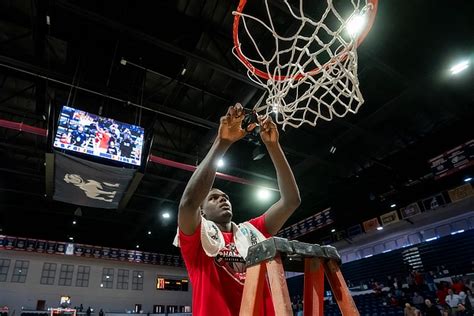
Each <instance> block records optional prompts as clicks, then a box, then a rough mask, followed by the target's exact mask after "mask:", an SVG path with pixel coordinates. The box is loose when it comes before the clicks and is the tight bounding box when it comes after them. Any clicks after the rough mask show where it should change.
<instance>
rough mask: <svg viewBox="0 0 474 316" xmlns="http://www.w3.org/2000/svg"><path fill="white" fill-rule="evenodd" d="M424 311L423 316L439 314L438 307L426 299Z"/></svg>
mask: <svg viewBox="0 0 474 316" xmlns="http://www.w3.org/2000/svg"><path fill="white" fill-rule="evenodd" d="M424 311H425V314H424V315H425V316H441V311H440V310H439V308H438V307H436V306H435V305H433V304H432V303H431V301H430V300H428V299H426V300H425V308H424Z"/></svg>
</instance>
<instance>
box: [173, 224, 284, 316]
mask: <svg viewBox="0 0 474 316" xmlns="http://www.w3.org/2000/svg"><path fill="white" fill-rule="evenodd" d="M249 223H251V224H252V225H253V226H255V228H257V229H258V230H259V231H260V232H261V233H262V234H263V235H264V236H265V237H267V238H268V237H271V235H270V234H269V233H268V232H267V230H266V228H265V217H264V216H263V215H262V216H260V217H257V218H254V219H251V220H250V221H249ZM222 234H223V236H224V240H225V248H224V249H222V250H221V251H220V252H219V254H218V255H217V256H216V257H208V256H207V255H206V253H205V252H204V249H203V248H202V245H201V225H198V227H197V228H196V231H195V232H194V234H192V235H190V236H188V235H185V234H184V233H183V232H181V231H180V232H179V246H180V248H181V254H182V256H183V259H184V263H185V264H186V268H187V270H188V273H189V278H190V281H191V285H192V291H193V316H211V315H219V316H234V315H239V311H240V303H241V301H242V293H243V289H244V286H243V284H244V281H245V260H244V259H243V258H242V257H241V256H240V255H239V253H238V251H237V248H236V246H235V244H234V236H233V233H232V232H222ZM263 295H264V301H265V303H264V304H262V311H261V315H265V316H270V315H271V316H273V315H275V312H274V309H273V303H272V299H271V295H270V289H269V287H268V283H265V286H264V293H263Z"/></svg>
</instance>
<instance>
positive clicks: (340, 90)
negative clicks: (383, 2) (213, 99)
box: [234, 0, 372, 128]
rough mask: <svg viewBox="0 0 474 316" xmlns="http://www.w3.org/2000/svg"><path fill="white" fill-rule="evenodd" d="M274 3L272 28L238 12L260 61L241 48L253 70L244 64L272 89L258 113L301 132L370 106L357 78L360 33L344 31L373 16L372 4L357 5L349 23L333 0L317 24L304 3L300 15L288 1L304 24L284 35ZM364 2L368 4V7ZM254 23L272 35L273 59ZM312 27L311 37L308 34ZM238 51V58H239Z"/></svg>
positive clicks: (255, 78) (254, 78) (257, 80)
mask: <svg viewBox="0 0 474 316" xmlns="http://www.w3.org/2000/svg"><path fill="white" fill-rule="evenodd" d="M268 1H269V0H265V9H266V11H267V12H266V13H267V14H266V15H267V19H268V22H267V23H265V22H264V21H262V20H261V19H259V18H257V17H255V16H252V15H249V14H246V13H243V12H234V14H235V15H239V16H240V21H241V22H242V25H243V28H242V29H243V30H245V33H246V35H247V36H248V39H249V40H250V42H251V43H252V44H253V46H254V49H255V50H254V55H255V56H257V57H255V56H254V57H253V58H251V57H249V56H248V55H246V54H245V53H244V52H243V51H242V49H241V45H239V49H240V52H241V54H242V56H243V57H245V58H246V59H247V61H248V62H250V64H252V65H253V67H252V66H249V64H248V63H247V64H246V63H244V62H243V61H242V60H241V61H242V63H243V64H244V65H245V66H246V67H247V68H248V69H247V74H248V76H249V78H250V79H251V80H252V81H253V82H255V83H256V84H258V85H260V86H262V87H264V88H265V89H266V90H267V97H266V99H265V102H264V104H263V105H261V106H258V107H257V108H256V109H255V110H256V111H257V112H258V113H260V114H269V113H271V112H276V113H277V115H276V122H277V123H279V124H281V125H282V126H283V128H285V126H287V125H289V126H292V127H295V128H298V127H300V126H301V125H303V124H305V123H307V124H310V125H312V126H315V125H316V123H317V121H318V120H319V119H322V120H325V121H330V120H332V119H333V118H334V117H344V116H345V115H346V114H347V113H349V112H350V113H356V112H357V110H358V109H359V107H360V106H361V105H362V104H363V103H364V99H363V96H362V93H361V91H360V89H359V80H358V77H357V42H358V35H359V34H352V36H351V35H346V34H344V32H347V25H348V23H351V21H353V19H356V18H358V17H360V16H361V15H363V14H367V11H369V10H370V9H371V6H372V5H371V4H370V3H367V0H366V1H362V0H359V1H354V0H351V1H350V3H351V5H352V8H351V9H352V11H351V12H353V13H352V14H351V15H350V16H349V17H348V18H346V19H344V18H343V17H342V16H341V15H340V14H339V12H338V11H337V10H336V8H335V6H334V3H333V0H327V8H326V9H325V10H324V12H323V13H322V14H321V18H320V20H319V21H313V20H312V19H311V18H309V17H307V16H305V13H304V10H303V0H300V1H299V12H295V10H294V9H293V7H292V6H291V5H290V4H289V2H288V0H283V2H284V3H285V5H286V8H287V9H288V12H289V13H290V15H291V16H292V17H293V18H294V19H295V20H297V22H299V23H300V24H299V26H297V30H296V31H295V32H294V34H293V35H290V36H283V35H281V34H279V33H278V32H277V31H276V29H275V25H274V21H273V18H272V14H271V12H270V7H269V4H268ZM347 2H349V1H347ZM361 2H364V3H365V4H364V6H363V7H362V8H361ZM329 17H330V18H329ZM251 21H252V22H251ZM251 23H257V25H258V26H261V27H263V28H264V30H266V31H268V32H270V33H271V36H272V38H273V41H274V53H273V54H272V55H271V56H270V57H269V58H266V57H265V56H264V53H263V52H262V51H261V49H259V47H258V44H257V40H256V39H255V37H254V36H253V35H252V34H251V30H252V29H255V28H252V27H250V26H249V24H251ZM308 28H310V29H311V32H310V35H305V34H303V32H304V30H305V31H307V30H308ZM324 37H326V38H324ZM327 38H329V40H327ZM325 39H326V42H325ZM285 47H287V48H285ZM235 49H236V48H235V47H234V54H235V55H236V56H237V57H238V58H239V56H238V54H237V53H236V51H235ZM280 49H281V50H280ZM239 59H240V58H239ZM257 69H261V70H262V71H264V72H266V73H268V75H269V79H265V78H262V77H261V76H259V75H258V74H257V73H256V70H257Z"/></svg>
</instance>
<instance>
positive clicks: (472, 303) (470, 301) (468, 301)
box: [464, 289, 474, 314]
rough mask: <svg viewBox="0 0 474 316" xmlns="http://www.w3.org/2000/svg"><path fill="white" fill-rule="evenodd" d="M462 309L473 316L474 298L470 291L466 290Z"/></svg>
mask: <svg viewBox="0 0 474 316" xmlns="http://www.w3.org/2000/svg"><path fill="white" fill-rule="evenodd" d="M464 303H465V304H464V307H466V309H467V310H468V311H469V312H471V314H473V312H474V296H473V295H472V291H471V290H469V289H467V290H466V298H465V300H464Z"/></svg>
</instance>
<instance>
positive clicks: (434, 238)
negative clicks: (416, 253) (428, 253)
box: [425, 236, 438, 241]
mask: <svg viewBox="0 0 474 316" xmlns="http://www.w3.org/2000/svg"><path fill="white" fill-rule="evenodd" d="M436 239H438V236H435V237H431V238H428V239H426V240H425V241H432V240H436Z"/></svg>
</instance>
